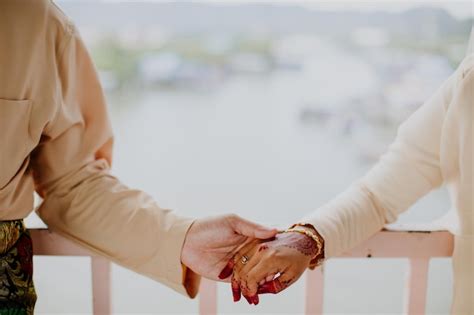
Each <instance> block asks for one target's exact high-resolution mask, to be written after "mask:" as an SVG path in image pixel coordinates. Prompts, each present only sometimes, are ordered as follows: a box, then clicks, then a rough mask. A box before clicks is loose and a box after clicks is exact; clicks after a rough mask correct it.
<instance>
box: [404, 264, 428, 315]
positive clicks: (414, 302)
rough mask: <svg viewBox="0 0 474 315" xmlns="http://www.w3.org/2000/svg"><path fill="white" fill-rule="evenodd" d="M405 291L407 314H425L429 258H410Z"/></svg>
mask: <svg viewBox="0 0 474 315" xmlns="http://www.w3.org/2000/svg"><path fill="white" fill-rule="evenodd" d="M409 261H410V265H409V269H408V274H407V288H406V289H405V314H408V315H420V314H425V306H426V290H427V286H428V268H429V263H430V260H429V258H410V259H409Z"/></svg>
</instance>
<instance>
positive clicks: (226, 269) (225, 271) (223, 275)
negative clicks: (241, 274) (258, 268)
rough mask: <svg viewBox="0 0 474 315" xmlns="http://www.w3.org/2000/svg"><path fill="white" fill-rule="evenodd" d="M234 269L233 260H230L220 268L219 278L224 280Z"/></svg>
mask: <svg viewBox="0 0 474 315" xmlns="http://www.w3.org/2000/svg"><path fill="white" fill-rule="evenodd" d="M233 270H234V261H233V260H230V261H229V262H228V263H227V265H226V266H225V267H224V269H222V271H221V273H220V274H219V276H218V277H219V279H221V280H224V279H227V278H229V277H230V276H231V275H232V271H233Z"/></svg>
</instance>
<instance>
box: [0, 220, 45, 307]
mask: <svg viewBox="0 0 474 315" xmlns="http://www.w3.org/2000/svg"><path fill="white" fill-rule="evenodd" d="M35 302H36V292H35V287H34V285H33V246H32V242H31V237H30V234H29V232H28V230H27V229H26V228H25V225H24V224H23V220H14V221H0V315H7V314H8V315H17V314H18V315H23V314H25V315H29V314H33V311H34V306H35Z"/></svg>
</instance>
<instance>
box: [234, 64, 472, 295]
mask: <svg viewBox="0 0 474 315" xmlns="http://www.w3.org/2000/svg"><path fill="white" fill-rule="evenodd" d="M467 62H472V59H469V58H466V60H465V62H463V64H462V65H461V66H460V67H459V69H458V71H456V72H455V73H454V74H453V75H452V76H451V77H450V78H449V79H448V80H447V81H446V82H445V83H444V84H443V85H442V86H441V88H440V89H439V90H438V91H437V92H436V93H435V94H434V95H433V96H432V97H431V98H430V99H429V100H428V101H427V102H426V103H425V104H424V105H423V106H422V107H421V108H420V109H418V110H417V111H416V112H415V113H414V114H413V115H412V116H411V117H410V118H409V119H408V120H407V121H405V122H404V123H403V124H402V125H401V126H400V128H399V131H398V135H397V138H396V140H395V142H394V143H393V144H392V145H391V146H390V149H389V150H388V152H387V153H386V154H385V155H384V156H383V157H382V158H381V160H380V161H379V162H378V163H377V164H376V165H375V166H374V168H372V169H371V170H370V171H369V172H368V174H367V175H366V176H365V177H364V178H363V179H361V180H360V181H359V182H357V183H355V184H354V185H352V187H350V188H349V189H348V190H347V191H345V192H343V193H342V194H341V195H339V196H338V197H336V198H335V199H334V200H332V201H330V202H329V203H328V204H326V205H324V206H323V207H322V208H320V209H318V210H317V211H315V212H314V213H312V214H310V215H309V216H307V217H306V218H304V219H303V220H302V221H301V222H304V224H305V225H306V228H307V229H309V230H310V231H311V230H312V231H313V232H314V233H316V234H317V236H318V237H319V239H320V241H321V242H323V252H322V254H321V255H320V254H319V253H318V254H317V255H320V258H321V257H325V258H328V257H334V256H337V255H338V254H340V253H342V252H344V251H346V250H348V249H350V248H352V247H354V246H356V245H357V244H359V243H360V242H362V241H364V240H365V239H367V238H369V237H370V236H371V235H372V234H374V233H376V232H377V231H379V230H380V229H381V228H382V227H383V225H384V224H386V223H389V222H393V221H395V220H396V218H397V217H398V215H399V214H400V213H402V212H403V211H405V210H406V209H407V208H408V207H409V206H410V205H411V204H413V203H414V202H415V201H416V200H417V199H418V198H420V197H421V196H423V195H424V194H426V193H427V192H429V191H430V190H432V189H433V188H434V187H436V186H439V185H440V184H441V183H443V182H445V181H449V178H446V174H443V173H442V171H441V167H440V164H441V163H440V159H441V157H440V146H441V139H442V136H443V134H442V132H443V128H444V127H445V126H444V121H445V114H446V111H447V110H448V107H449V105H450V104H451V102H452V101H453V100H455V97H456V93H457V92H456V91H457V87H458V83H459V82H460V79H461V78H462V77H463V76H464V74H465V73H463V70H464V68H465V67H464V66H465V64H466V63H467ZM452 141H455V139H453V140H452ZM443 175H444V176H443ZM302 237H303V236H299V237H296V236H291V239H290V236H282V237H281V238H278V237H277V239H276V240H275V241H276V242H275V241H272V242H270V243H268V244H269V245H270V244H272V245H271V247H272V248H273V252H272V253H270V254H269V255H268V254H267V255H262V254H261V253H260V251H258V250H257V251H255V250H254V251H253V252H252V251H248V253H250V254H251V255H253V256H252V258H251V260H254V262H253V263H252V264H251V265H250V264H247V265H246V266H245V267H243V268H240V267H239V268H234V278H236V279H238V281H237V282H238V283H237V284H236V285H235V286H240V287H241V289H242V293H244V292H245V294H246V295H248V296H249V297H251V299H250V302H255V297H254V296H255V295H256V294H257V293H277V292H279V291H281V290H283V289H285V288H286V287H288V286H289V285H290V284H291V283H292V282H294V280H295V279H297V278H298V277H299V276H300V275H301V274H302V273H303V271H304V270H305V269H306V268H307V267H315V266H316V264H317V261H318V259H315V260H313V261H312V262H311V260H310V259H308V257H307V255H305V252H304V251H302V250H301V249H304V248H305V247H304V246H302V244H306V243H307V242H309V240H308V239H306V240H303V239H302ZM285 239H286V240H285ZM288 241H290V243H291V244H292V246H293V251H290V249H289V248H288V247H290V246H287V245H288V244H287V243H288ZM256 246H257V245H256ZM313 246H315V244H314V243H313ZM313 248H314V247H313ZM242 255H245V252H244V251H240V252H239V253H238V255H237V257H242ZM316 258H317V256H316ZM236 261H238V259H236ZM296 261H297V262H298V263H295V262H296ZM301 264H303V266H304V267H303V268H302V267H301ZM277 273H278V274H279V275H280V276H279V277H278V278H277V279H274V280H272V278H273V277H274V276H275V275H276V274H277ZM241 279H244V280H243V281H241ZM239 281H240V283H239ZM242 283H243V284H242ZM233 288H234V286H233ZM244 290H245V291H244ZM252 298H253V299H252ZM257 301H258V299H257Z"/></svg>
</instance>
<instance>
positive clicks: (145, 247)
mask: <svg viewBox="0 0 474 315" xmlns="http://www.w3.org/2000/svg"><path fill="white" fill-rule="evenodd" d="M62 41H63V42H62V43H61V45H62V46H60V47H63V48H62V50H60V54H59V55H58V57H57V74H56V75H57V80H56V81H57V82H58V86H57V102H58V106H57V112H56V114H55V116H54V118H53V119H52V120H51V122H50V123H49V124H48V125H47V126H45V129H44V134H43V136H42V141H41V143H40V145H39V146H38V148H37V149H36V150H35V152H34V153H33V162H32V166H33V172H34V178H35V184H36V190H37V191H38V193H39V194H40V195H41V196H42V197H43V198H44V201H43V203H42V204H41V206H40V207H39V209H38V214H39V216H40V217H41V218H42V219H43V220H44V222H45V223H46V224H47V225H48V227H49V228H50V229H51V230H53V231H55V232H57V233H59V234H61V235H63V236H65V237H67V238H69V239H72V240H74V241H76V242H78V243H80V244H81V245H83V246H85V247H87V248H89V249H90V250H92V251H94V252H96V253H98V254H100V255H102V256H104V257H106V258H109V259H110V260H112V261H114V262H116V263H117V264H120V265H122V266H124V267H126V268H129V269H131V270H134V271H136V272H138V273H141V274H143V275H145V276H148V277H150V278H153V279H155V280H157V281H160V282H162V283H164V284H165V285H167V286H169V287H171V288H173V289H175V290H176V291H178V292H180V293H183V294H187V292H186V291H188V292H192V294H188V295H191V296H192V297H194V296H195V295H196V293H197V289H196V283H199V277H197V276H195V275H194V276H193V277H190V276H189V275H187V276H186V277H184V274H183V268H182V265H181V249H182V246H183V242H184V239H185V236H186V233H187V231H188V229H189V227H190V226H191V224H192V223H193V220H192V219H187V218H182V217H179V216H177V215H176V214H174V213H173V212H172V211H170V210H165V209H161V208H160V207H159V206H158V205H157V204H156V203H155V201H154V200H153V199H152V198H151V197H149V196H148V195H147V194H145V193H144V192H142V191H139V190H133V189H130V188H128V187H127V186H125V185H123V184H122V183H121V182H120V181H119V180H118V179H117V178H115V177H114V176H113V175H112V174H111V173H110V167H109V165H110V163H111V160H112V158H111V153H112V142H113V140H112V139H113V138H112V131H111V125H110V121H109V117H108V114H107V108H106V104H105V99H104V95H103V92H102V89H101V86H100V83H99V81H98V78H97V74H96V71H95V69H94V66H93V64H92V61H91V59H90V57H89V55H88V53H87V51H86V49H85V47H84V44H83V42H82V40H81V39H80V37H79V35H78V34H77V32H76V31H75V29H74V27H73V26H71V27H70V29H69V33H68V34H67V36H65V38H63V39H62ZM51 75H52V76H53V75H54V74H51ZM52 81H53V80H52ZM187 273H188V272H187ZM183 279H188V280H187V281H186V283H187V287H185V286H183V282H184V281H183ZM189 279H192V280H191V281H190V280H189ZM189 288H191V290H190V289H189ZM187 289H188V290H187Z"/></svg>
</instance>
